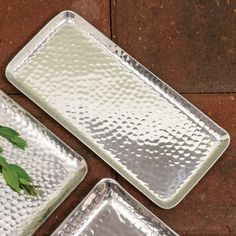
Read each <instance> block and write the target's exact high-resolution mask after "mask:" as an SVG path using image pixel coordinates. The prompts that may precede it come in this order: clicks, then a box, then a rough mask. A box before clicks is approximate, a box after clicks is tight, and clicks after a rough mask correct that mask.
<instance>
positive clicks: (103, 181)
mask: <svg viewBox="0 0 236 236" xmlns="http://www.w3.org/2000/svg"><path fill="white" fill-rule="evenodd" d="M101 184H105V185H108V184H109V185H112V187H109V188H111V189H112V188H113V186H117V187H118V188H119V189H120V190H121V191H123V192H124V193H125V195H126V196H128V198H129V199H130V200H131V201H132V202H133V203H134V204H135V206H139V207H141V208H142V209H143V210H144V211H146V212H147V214H149V215H150V216H152V217H153V218H154V219H156V220H157V221H159V222H160V223H161V224H162V225H164V226H165V227H166V228H167V229H168V230H170V232H172V233H173V235H175V236H179V234H178V233H176V232H175V231H174V230H173V229H172V228H170V226H168V225H167V224H166V223H165V222H163V221H162V220H161V219H160V218H159V217H158V216H156V215H155V214H154V213H152V212H151V211H150V210H149V209H147V208H146V207H145V206H144V205H143V204H142V203H141V202H140V201H138V200H137V199H136V198H135V197H133V196H132V195H131V194H130V193H129V192H128V191H127V190H125V189H124V188H123V187H122V186H121V185H120V184H119V183H118V182H117V181H116V180H115V179H113V178H102V179H101V180H99V181H98V182H97V183H96V184H95V185H94V187H93V188H92V189H91V190H90V191H89V193H88V194H87V195H86V196H85V197H84V198H83V200H82V201H81V202H80V203H78V204H77V206H75V208H74V209H73V210H72V211H71V212H70V213H69V215H68V216H67V217H66V218H65V219H64V220H63V221H62V222H61V223H60V224H59V226H58V227H57V228H56V229H55V230H54V231H53V232H52V234H51V235H52V236H54V235H56V233H57V231H58V230H59V229H60V228H61V227H62V226H63V225H64V223H66V222H67V221H68V220H69V219H70V217H71V216H72V215H73V214H74V213H75V212H76V211H77V209H78V208H80V207H81V206H83V204H84V203H85V202H86V201H87V199H88V198H89V197H90V196H91V194H93V193H94V190H95V189H96V188H97V187H98V186H99V185H101ZM112 198H113V197H112ZM105 200H106V199H105Z"/></svg>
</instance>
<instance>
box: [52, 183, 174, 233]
mask: <svg viewBox="0 0 236 236" xmlns="http://www.w3.org/2000/svg"><path fill="white" fill-rule="evenodd" d="M76 235H81V236H82V235H84V236H85V235H86V236H93V235H96V236H111V235H112V236H123V235H129V236H167V235H168V236H177V234H176V233H175V232H174V231H173V230H171V229H170V228H169V227H168V226H167V225H166V224H164V223H163V222H162V221H161V220H160V219H158V218H157V217H156V216H155V215H153V214H152V213H151V212H150V211H148V210H147V209H146V208H145V207H144V206H143V205H141V203H139V202H138V201H137V200H135V199H134V198H133V197H132V196H131V195H130V194H129V193H127V192H126V191H125V190H124V189H123V188H122V187H121V186H120V185H119V184H118V183H117V182H116V181H115V180H112V179H103V180H101V181H100V182H99V183H98V184H97V185H96V186H95V187H94V188H93V189H92V190H91V192H90V193H89V194H88V195H87V196H86V197H85V199H84V200H83V201H82V202H81V203H80V204H79V205H78V206H77V207H76V208H75V209H74V210H73V212H72V213H71V214H70V215H69V216H68V217H67V218H66V219H65V220H64V221H63V222H62V224H61V225H60V226H59V227H58V228H57V229H56V230H55V231H54V233H53V234H52V236H76Z"/></svg>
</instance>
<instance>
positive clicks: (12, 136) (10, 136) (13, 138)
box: [0, 126, 27, 150]
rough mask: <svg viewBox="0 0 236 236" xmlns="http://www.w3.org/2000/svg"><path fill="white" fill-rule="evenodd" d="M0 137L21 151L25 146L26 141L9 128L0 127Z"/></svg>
mask: <svg viewBox="0 0 236 236" xmlns="http://www.w3.org/2000/svg"><path fill="white" fill-rule="evenodd" d="M0 136H2V137H3V138H6V139H7V140H8V141H9V142H11V143H12V144H14V145H16V146H17V147H19V148H21V149H23V150H24V149H25V147H26V146H27V143H26V141H25V140H24V139H22V138H21V137H20V134H19V133H18V132H16V131H15V130H13V129H11V128H9V127H4V126H0Z"/></svg>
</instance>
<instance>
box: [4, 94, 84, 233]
mask: <svg viewBox="0 0 236 236" xmlns="http://www.w3.org/2000/svg"><path fill="white" fill-rule="evenodd" d="M0 124H1V125H3V126H8V127H12V128H14V129H15V130H17V131H18V132H19V133H20V134H21V135H22V137H23V138H24V139H25V140H26V141H27V144H28V147H27V148H26V150H25V151H23V150H20V149H18V148H16V147H13V145H11V144H10V143H9V142H8V141H6V140H5V139H3V138H1V137H0V146H1V147H3V148H4V152H3V153H2V155H3V156H5V157H6V158H7V159H8V161H9V162H10V163H16V164H19V165H20V166H22V167H23V168H24V169H26V170H27V172H28V173H29V174H30V176H31V177H32V179H33V181H34V183H36V184H37V185H38V186H39V196H37V197H31V196H28V195H26V194H24V193H22V192H21V193H20V194H19V195H18V194H17V193H16V192H14V191H13V190H11V189H10V188H9V187H8V186H7V185H6V184H5V181H4V180H3V177H2V175H0V189H1V191H0V235H1V236H8V235H9V236H13V235H27V236H28V235H30V234H31V233H32V232H33V231H34V230H35V229H36V228H37V227H38V226H39V224H40V223H41V222H42V221H43V220H45V218H46V217H47V216H48V215H49V214H50V213H51V212H52V211H53V210H54V209H55V207H56V206H57V205H58V204H59V203H60V201H62V200H63V199H64V198H65V197H66V196H67V195H68V194H69V193H70V192H71V191H72V190H73V189H74V188H75V186H76V185H77V184H78V183H79V182H80V181H81V180H82V179H83V177H84V175H85V174H86V170H87V167H86V164H85V161H84V160H83V159H82V158H81V157H80V156H79V155H77V154H76V153H75V152H73V151H72V150H70V149H69V148H68V147H66V146H65V145H64V144H63V143H62V142H61V141H59V140H58V139H57V138H56V137H55V136H54V135H53V134H51V133H50V132H49V131H48V130H47V129H46V128H44V127H43V126H42V125H41V124H40V123H38V122H37V121H36V120H35V119H34V118H32V117H31V116H30V115H29V114H28V113H27V112H26V111H24V110H23V109H22V108H20V107H19V106H18V105H17V104H16V103H15V102H13V101H12V100H11V99H10V98H9V97H7V95H5V94H3V93H2V92H0Z"/></svg>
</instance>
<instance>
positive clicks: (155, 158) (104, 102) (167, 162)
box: [6, 11, 229, 208]
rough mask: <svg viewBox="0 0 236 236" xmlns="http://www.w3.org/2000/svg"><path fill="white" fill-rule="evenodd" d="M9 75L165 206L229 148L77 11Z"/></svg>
mask: <svg viewBox="0 0 236 236" xmlns="http://www.w3.org/2000/svg"><path fill="white" fill-rule="evenodd" d="M6 75H7V77H8V79H9V80H10V81H11V82H12V83H13V84H14V85H15V86H16V87H17V88H19V89H20V90H21V91H22V92H24V93H25V94H26V95H27V96H29V97H30V98H31V99H32V100H33V101H34V102H36V103H37V104H38V105H39V106H40V107H42V108H43V109H44V110H45V111H47V112H48V113H49V114H50V115H51V116H53V117H54V118H55V119H56V120H57V121H59V122H60V123H61V124H62V125H64V126H65V127H66V128H67V129H68V130H70V131H71V132H72V133H73V134H74V135H75V136H76V137H78V138H79V139H80V140H81V141H83V142H84V143H85V144H86V145H87V146H89V147H90V148H91V149H92V150H93V151H94V152H96V153H97V154H98V155H99V156H100V157H101V158H103V159H104V160H105V161H106V162H107V163H109V164H110V165H111V166H112V167H113V168H114V169H115V170H116V171H118V172H119V173H120V174H121V175H123V176H124V177H125V178H126V179H127V180H129V181H130V182H131V183H132V184H133V185H134V186H136V187H137V188H138V189H139V190H140V191H142V192H143V193H144V194H145V195H146V196H147V197H149V198H150V199H151V200H152V201H154V202H155V203H156V204H158V205H159V206H161V207H163V208H171V207H173V206H175V205H176V204H177V203H178V202H179V201H180V200H181V199H182V198H183V197H184V196H185V195H186V194H187V193H188V192H189V191H190V190H191V188H192V187H193V186H194V185H195V184H196V183H197V182H198V181H199V179H200V178H201V177H202V176H203V175H204V174H205V173H206V172H207V170H208V169H209V168H210V167H211V166H212V165H213V163H214V162H215V161H216V160H217V159H218V158H219V156H220V155H221V154H222V153H223V151H224V150H225V149H226V147H227V146H228V144H229V135H228V134H227V132H225V131H224V130H223V129H221V128H220V127H219V126H217V125H216V124H215V123H214V122H213V121H211V120H210V119H209V118H207V117H206V116H205V115H204V114H202V113H201V112H200V111H199V110H197V109H196V108H195V107H194V106H193V105H192V104H190V103H189V102H188V101H186V100H185V99H184V98H183V97H181V96H180V95H179V94H178V93H176V92H175V91H174V90H173V89H171V88H170V87H169V86H167V85H166V84H165V83H164V82H162V81H161V80H160V79H159V78H157V77H156V76H155V75H153V74H152V73H151V72H149V71H148V70H147V69H146V68H144V67H143V66H142V65H141V64H139V63H138V62H137V61H135V60H134V59H133V58H132V57H130V56H129V55H128V54H127V53H125V52H124V51H123V50H122V49H120V48H119V47H118V46H117V45H115V44H114V43H113V42H112V41H111V40H109V39H108V38H106V37H105V36H104V35H103V34H101V33H100V32H99V31H97V30H96V29H95V28H94V27H93V26H91V25H90V24H89V23H88V22H86V21H85V20H84V19H82V18H81V17H80V16H78V15H76V14H75V13H73V12H68V11H67V12H63V13H61V14H59V15H58V16H56V17H55V18H54V19H53V20H52V21H51V22H49V24H48V25H46V26H45V27H44V28H43V29H42V30H41V31H40V32H39V34H38V35H36V36H35V37H34V38H33V40H32V41H30V42H29V43H28V44H27V45H26V47H25V48H24V49H23V50H22V51H21V52H20V53H19V54H18V55H17V56H16V57H15V58H14V59H13V60H12V62H11V63H10V64H9V65H8V67H7V71H6Z"/></svg>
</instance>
